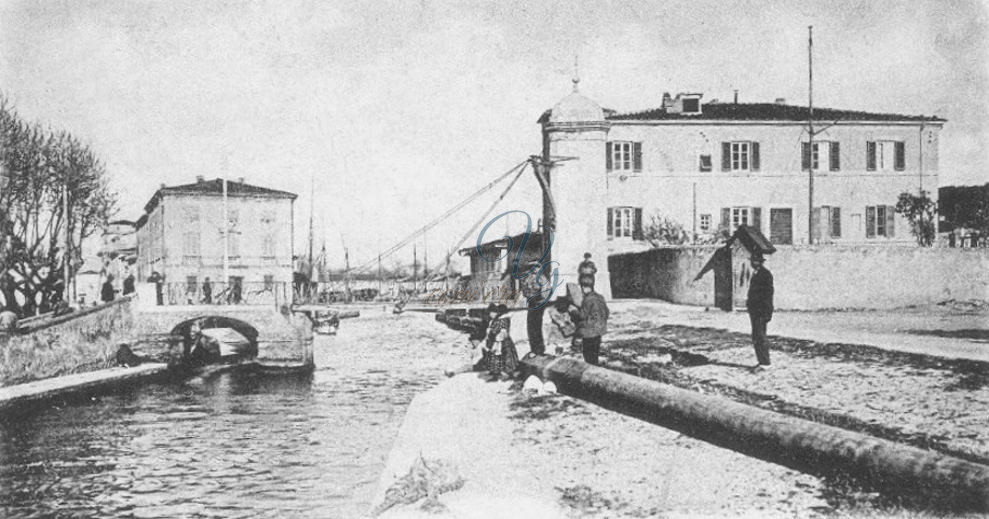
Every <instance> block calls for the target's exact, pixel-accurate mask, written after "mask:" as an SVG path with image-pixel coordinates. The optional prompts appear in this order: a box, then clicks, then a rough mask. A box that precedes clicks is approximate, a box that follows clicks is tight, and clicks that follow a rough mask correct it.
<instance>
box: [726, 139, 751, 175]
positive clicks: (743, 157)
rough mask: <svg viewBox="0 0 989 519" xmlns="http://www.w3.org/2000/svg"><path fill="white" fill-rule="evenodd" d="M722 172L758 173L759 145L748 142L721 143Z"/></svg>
mask: <svg viewBox="0 0 989 519" xmlns="http://www.w3.org/2000/svg"><path fill="white" fill-rule="evenodd" d="M721 170H722V171H759V143H758V142H750V141H736V142H722V143H721Z"/></svg>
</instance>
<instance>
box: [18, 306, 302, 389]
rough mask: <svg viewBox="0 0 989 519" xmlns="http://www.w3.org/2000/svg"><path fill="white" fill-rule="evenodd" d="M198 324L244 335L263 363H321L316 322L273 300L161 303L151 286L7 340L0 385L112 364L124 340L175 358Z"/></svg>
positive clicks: (148, 353)
mask: <svg viewBox="0 0 989 519" xmlns="http://www.w3.org/2000/svg"><path fill="white" fill-rule="evenodd" d="M141 288H144V287H141ZM287 313H288V312H287ZM195 321H201V322H202V324H203V328H221V327H222V328H230V329H233V330H234V331H236V332H238V333H239V334H240V335H243V336H244V338H245V339H247V341H248V342H249V343H251V345H252V346H254V347H255V348H252V349H254V350H255V351H256V352H257V353H256V356H254V357H253V359H252V360H254V361H255V362H256V363H257V364H259V365H261V366H262V367H266V368H272V369H290V370H307V369H312V368H313V350H312V344H313V335H312V323H311V321H310V320H309V319H308V318H307V317H305V316H304V315H301V314H292V313H288V315H284V314H283V313H282V312H280V311H279V309H277V308H275V306H274V305H273V304H269V305H166V306H158V305H156V304H155V295H154V288H153V287H151V293H150V294H148V293H146V292H145V291H143V290H139V293H138V294H136V295H133V296H127V297H124V298H121V299H119V300H117V301H114V302H112V303H109V304H105V305H101V306H98V307H93V308H86V309H82V310H79V311H76V312H73V313H71V314H68V315H64V316H61V317H57V318H51V319H44V320H40V321H38V322H36V323H32V324H31V326H30V327H29V328H28V329H27V330H26V333H23V334H17V335H12V336H6V337H0V361H2V362H0V386H8V385H13V384H19V383H23V382H30V381H34V380H42V379H46V378H51V377H56V376H61V375H66V374H72V373H83V372H88V371H95V370H98V369H103V368H107V367H112V366H113V364H114V363H115V356H116V352H117V349H118V347H119V345H120V344H121V343H126V344H128V345H130V347H131V349H132V350H133V351H134V352H135V353H137V354H138V355H141V356H145V357H149V358H152V359H154V360H157V361H162V362H167V363H174V362H176V361H178V360H179V359H180V358H181V356H182V351H183V341H184V339H185V337H186V334H187V333H188V329H189V327H190V325H191V324H192V323H193V322H195Z"/></svg>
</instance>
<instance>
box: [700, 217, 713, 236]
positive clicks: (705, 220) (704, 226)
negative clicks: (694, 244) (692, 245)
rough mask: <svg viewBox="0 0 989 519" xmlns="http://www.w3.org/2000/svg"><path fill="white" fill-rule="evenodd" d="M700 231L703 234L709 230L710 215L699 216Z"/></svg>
mask: <svg viewBox="0 0 989 519" xmlns="http://www.w3.org/2000/svg"><path fill="white" fill-rule="evenodd" d="M700 230H701V231H704V232H708V231H710V230H711V215H709V214H702V215H701V221H700Z"/></svg>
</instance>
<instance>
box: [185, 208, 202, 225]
mask: <svg viewBox="0 0 989 519" xmlns="http://www.w3.org/2000/svg"><path fill="white" fill-rule="evenodd" d="M185 218H186V220H187V221H189V223H195V222H198V221H199V207H198V206H191V207H187V208H186V210H185Z"/></svg>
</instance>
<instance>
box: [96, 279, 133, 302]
mask: <svg viewBox="0 0 989 519" xmlns="http://www.w3.org/2000/svg"><path fill="white" fill-rule="evenodd" d="M133 293H134V274H128V275H127V277H125V278H124V286H123V292H122V295H125V296H126V295H128V294H133ZM116 296H117V289H116V288H115V287H114V286H113V274H107V276H106V281H104V282H103V286H102V287H101V289H100V301H102V302H104V303H109V302H112V301H113V300H114V299H115V298H116Z"/></svg>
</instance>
